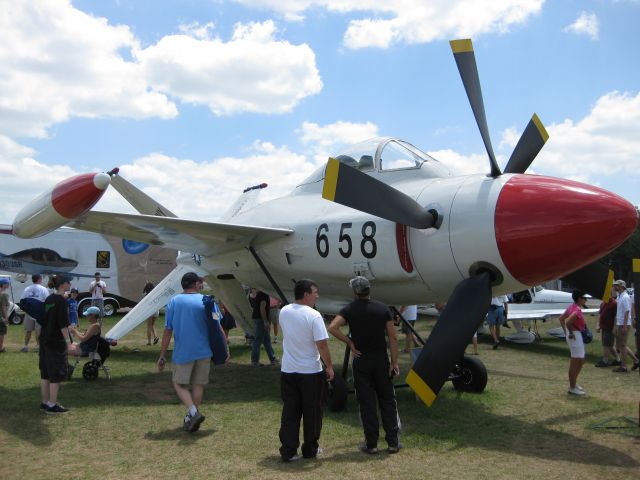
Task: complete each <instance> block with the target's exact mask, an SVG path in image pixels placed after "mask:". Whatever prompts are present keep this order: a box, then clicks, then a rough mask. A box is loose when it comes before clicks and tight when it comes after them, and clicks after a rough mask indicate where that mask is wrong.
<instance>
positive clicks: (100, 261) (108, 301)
mask: <svg viewBox="0 0 640 480" xmlns="http://www.w3.org/2000/svg"><path fill="white" fill-rule="evenodd" d="M176 256H177V251H175V250H169V249H166V248H160V247H155V246H153V245H147V244H144V243H139V242H132V241H129V240H122V239H120V238H117V237H112V236H109V235H101V234H98V233H92V232H85V231H82V230H74V229H71V228H64V227H63V228H59V229H57V230H54V231H53V232H51V233H48V234H46V235H43V236H41V237H38V238H32V239H21V238H18V237H15V236H13V235H7V234H2V235H0V273H1V274H3V275H10V276H11V277H12V282H11V292H10V293H11V294H12V296H13V299H14V301H15V302H16V303H17V302H18V301H19V299H20V297H21V295H22V292H23V291H24V289H25V288H26V287H27V286H28V285H30V284H31V275H32V274H35V273H40V274H42V275H43V277H45V280H44V282H43V284H44V285H45V286H46V285H47V278H46V277H47V276H50V275H54V274H56V273H64V274H67V275H69V276H71V277H73V281H72V286H73V287H76V288H77V289H78V291H79V295H78V311H79V313H80V314H81V313H82V312H83V311H84V310H86V308H87V307H88V306H89V305H90V303H91V294H90V293H89V291H88V290H89V283H90V282H91V281H92V280H93V276H94V274H95V272H100V275H101V277H102V279H103V280H104V281H105V282H106V284H107V294H106V295H105V299H104V307H105V308H104V310H105V315H107V316H110V315H113V314H114V313H115V312H117V311H118V310H119V309H121V308H127V307H133V306H135V304H136V303H137V302H139V301H140V299H141V298H142V289H143V287H144V285H145V283H146V282H147V281H150V282H153V283H154V284H156V285H157V284H158V283H159V282H160V281H161V280H162V279H163V278H164V277H165V276H166V275H167V274H168V273H169V272H170V271H171V270H173V269H174V268H175V266H176Z"/></svg>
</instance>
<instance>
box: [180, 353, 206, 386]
mask: <svg viewBox="0 0 640 480" xmlns="http://www.w3.org/2000/svg"><path fill="white" fill-rule="evenodd" d="M210 369H211V359H210V358H202V359H200V360H195V361H193V362H189V363H179V364H176V365H174V367H173V381H174V382H175V383H177V384H178V385H206V384H207V383H209V370H210Z"/></svg>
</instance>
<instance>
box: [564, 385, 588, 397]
mask: <svg viewBox="0 0 640 480" xmlns="http://www.w3.org/2000/svg"><path fill="white" fill-rule="evenodd" d="M567 393H568V394H570V395H578V396H582V395H585V391H584V390H581V389H579V388H578V387H573V388H570V389H569V390H568V391H567Z"/></svg>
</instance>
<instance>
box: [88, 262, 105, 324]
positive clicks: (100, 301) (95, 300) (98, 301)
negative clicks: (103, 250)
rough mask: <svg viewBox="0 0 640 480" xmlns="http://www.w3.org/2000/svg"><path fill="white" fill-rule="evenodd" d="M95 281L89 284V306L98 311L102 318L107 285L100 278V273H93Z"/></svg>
mask: <svg viewBox="0 0 640 480" xmlns="http://www.w3.org/2000/svg"><path fill="white" fill-rule="evenodd" d="M94 278H95V280H94V281H93V282H91V283H90V284H89V293H90V294H91V306H92V307H98V308H99V309H100V318H102V317H104V294H105V293H107V284H106V283H105V282H104V280H102V279H101V278H100V272H96V273H94Z"/></svg>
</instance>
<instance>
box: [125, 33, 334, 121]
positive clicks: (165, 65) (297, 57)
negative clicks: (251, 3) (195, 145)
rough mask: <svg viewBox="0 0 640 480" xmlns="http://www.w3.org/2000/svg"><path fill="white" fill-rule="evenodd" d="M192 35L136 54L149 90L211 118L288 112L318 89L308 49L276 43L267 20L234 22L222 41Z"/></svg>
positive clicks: (167, 39) (167, 38)
mask: <svg viewBox="0 0 640 480" xmlns="http://www.w3.org/2000/svg"><path fill="white" fill-rule="evenodd" d="M197 32H198V33H197V35H198V36H190V35H168V36H165V37H163V38H162V39H161V40H160V41H159V42H158V43H156V44H155V45H152V46H150V47H148V48H145V49H142V50H139V51H138V52H136V58H137V59H138V60H139V61H140V64H141V66H142V68H143V69H144V72H145V75H146V78H147V80H148V82H149V83H150V84H151V85H153V86H154V88H155V89H157V90H158V91H161V92H163V93H166V94H168V95H170V96H172V97H176V98H179V99H180V100H181V101H183V102H186V103H191V104H194V105H206V106H207V107H208V108H209V109H210V110H211V111H212V112H214V113H215V114H217V115H229V114H235V113H239V112H245V111H247V112H258V113H283V112H288V111H290V110H291V109H293V108H294V107H295V106H296V105H297V104H298V103H299V102H300V100H302V99H303V98H304V97H307V96H309V95H314V94H316V93H318V92H320V91H321V90H322V81H321V80H320V75H319V73H318V69H317V67H316V63H315V54H314V53H313V51H312V50H311V48H309V46H308V45H306V44H302V45H292V44H290V43H289V42H286V41H283V40H277V39H276V38H275V36H276V33H277V32H276V27H275V24H274V23H273V22H272V21H266V22H263V23H249V24H238V25H236V27H235V30H234V32H233V37H232V39H231V41H229V42H226V43H225V42H223V41H222V40H220V39H219V38H213V39H208V38H201V37H202V36H203V35H206V36H208V34H209V33H208V30H207V33H204V32H203V31H202V30H200V29H198V30H197ZM265 59H269V61H265Z"/></svg>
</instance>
